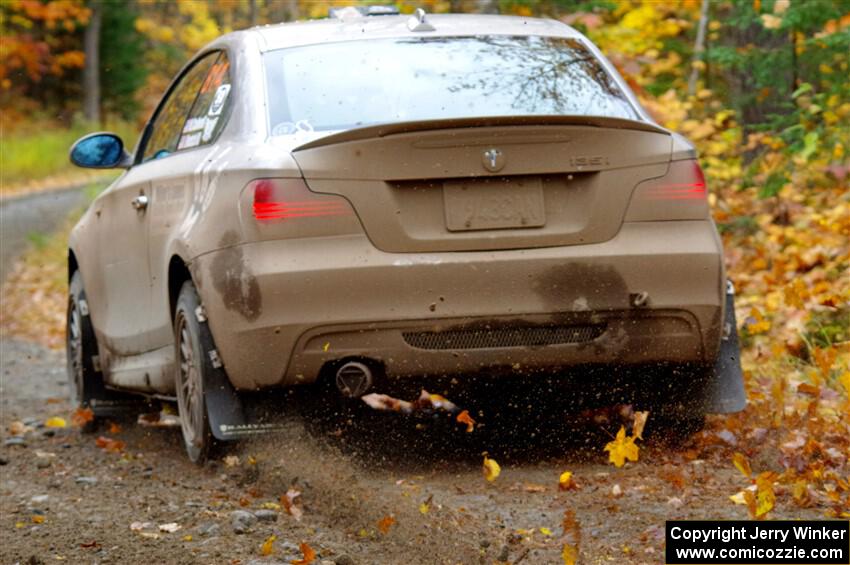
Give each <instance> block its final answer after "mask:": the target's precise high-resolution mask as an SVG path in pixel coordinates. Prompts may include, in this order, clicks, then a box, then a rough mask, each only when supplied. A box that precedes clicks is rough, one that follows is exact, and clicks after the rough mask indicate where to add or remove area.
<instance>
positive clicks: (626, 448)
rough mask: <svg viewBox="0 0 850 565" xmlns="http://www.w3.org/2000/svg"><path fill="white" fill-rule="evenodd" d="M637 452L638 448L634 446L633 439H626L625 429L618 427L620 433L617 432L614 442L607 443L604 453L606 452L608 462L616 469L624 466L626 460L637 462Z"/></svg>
mask: <svg viewBox="0 0 850 565" xmlns="http://www.w3.org/2000/svg"><path fill="white" fill-rule="evenodd" d="M638 450H639V448H638V446H637V445H635V438H633V437H626V428H625V427H624V426H620V431H619V432H617V437H616V438H614V441H610V442H608V444H607V445H606V446H605V451H607V452H608V460H609V461H610V462H611V463H613V464H614V465H616V466H617V467H622V466H623V465H625V464H626V459H628V460H629V461H637V460H638Z"/></svg>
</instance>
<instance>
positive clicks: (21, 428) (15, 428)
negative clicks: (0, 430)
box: [9, 421, 32, 436]
mask: <svg viewBox="0 0 850 565" xmlns="http://www.w3.org/2000/svg"><path fill="white" fill-rule="evenodd" d="M31 431H32V428H31V427H29V426H27V425H25V424H24V423H23V422H17V421H16V422H12V423H11V424H9V433H10V434H11V435H13V436H22V435H24V434H25V433H27V432H31Z"/></svg>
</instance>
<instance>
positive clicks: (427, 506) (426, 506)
mask: <svg viewBox="0 0 850 565" xmlns="http://www.w3.org/2000/svg"><path fill="white" fill-rule="evenodd" d="M432 500H434V495H433V494H432V495H431V496H429V497H428V498H426V499H425V500H424V501H422V502H421V503H420V504H419V512H421V513H422V514H427V513H428V512H429V511H430V510H431V501H432Z"/></svg>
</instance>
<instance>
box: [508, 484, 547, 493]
mask: <svg viewBox="0 0 850 565" xmlns="http://www.w3.org/2000/svg"><path fill="white" fill-rule="evenodd" d="M511 490H515V489H514V488H513V487H511ZM522 490H524V491H525V492H546V487H545V486H543V485H535V484H531V483H529V484H526V485H523V487H522Z"/></svg>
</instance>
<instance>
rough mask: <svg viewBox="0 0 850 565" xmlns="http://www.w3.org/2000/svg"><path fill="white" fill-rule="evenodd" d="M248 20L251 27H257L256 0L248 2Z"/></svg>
mask: <svg viewBox="0 0 850 565" xmlns="http://www.w3.org/2000/svg"><path fill="white" fill-rule="evenodd" d="M248 19H249V20H250V22H251V27H254V26H255V25H257V0H248Z"/></svg>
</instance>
